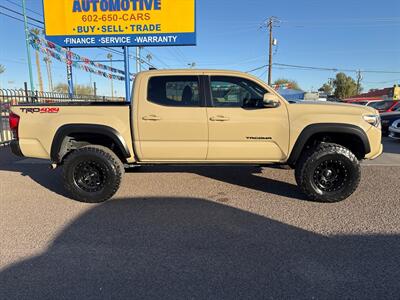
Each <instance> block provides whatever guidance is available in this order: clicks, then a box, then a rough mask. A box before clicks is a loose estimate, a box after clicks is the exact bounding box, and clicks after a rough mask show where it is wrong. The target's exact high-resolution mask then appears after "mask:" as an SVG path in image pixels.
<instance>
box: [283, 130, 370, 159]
mask: <svg viewBox="0 0 400 300" xmlns="http://www.w3.org/2000/svg"><path fill="white" fill-rule="evenodd" d="M318 133H345V134H349V135H353V136H357V137H358V138H359V139H360V140H361V142H362V144H363V146H364V151H365V154H368V153H370V152H371V145H370V143H369V139H368V136H367V134H366V133H365V131H364V130H363V129H362V128H361V127H358V126H356V125H352V124H342V123H317V124H311V125H308V126H307V127H305V128H304V129H303V131H302V132H301V133H300V135H299V137H298V138H297V141H296V143H295V145H294V147H293V149H292V152H291V154H290V157H289V160H288V164H289V165H294V164H295V163H296V161H297V160H298V159H299V158H300V155H301V153H302V151H303V149H304V147H305V145H306V144H307V142H308V140H309V139H310V138H311V137H312V136H313V135H315V134H318Z"/></svg>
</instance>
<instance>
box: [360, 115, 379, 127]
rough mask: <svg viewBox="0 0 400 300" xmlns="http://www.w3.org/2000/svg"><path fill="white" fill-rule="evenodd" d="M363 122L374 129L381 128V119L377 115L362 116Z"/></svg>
mask: <svg viewBox="0 0 400 300" xmlns="http://www.w3.org/2000/svg"><path fill="white" fill-rule="evenodd" d="M363 118H364V120H365V122H367V123H368V124H371V125H372V126H375V127H380V126H381V117H380V116H379V115H364V116H363Z"/></svg>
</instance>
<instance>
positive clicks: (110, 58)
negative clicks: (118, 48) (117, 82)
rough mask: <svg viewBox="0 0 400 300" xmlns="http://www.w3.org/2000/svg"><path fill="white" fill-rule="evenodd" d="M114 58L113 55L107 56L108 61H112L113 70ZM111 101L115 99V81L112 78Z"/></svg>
mask: <svg viewBox="0 0 400 300" xmlns="http://www.w3.org/2000/svg"><path fill="white" fill-rule="evenodd" d="M112 58H113V56H112V54H111V53H108V54H107V59H109V60H110V63H111V68H112V66H113V61H112ZM111 99H114V82H113V79H112V78H111Z"/></svg>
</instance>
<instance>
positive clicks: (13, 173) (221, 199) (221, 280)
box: [0, 140, 400, 299]
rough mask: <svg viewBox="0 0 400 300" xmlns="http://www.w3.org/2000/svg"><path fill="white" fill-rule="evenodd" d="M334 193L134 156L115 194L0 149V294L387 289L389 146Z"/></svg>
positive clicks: (384, 295)
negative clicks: (138, 163) (105, 195)
mask: <svg viewBox="0 0 400 300" xmlns="http://www.w3.org/2000/svg"><path fill="white" fill-rule="evenodd" d="M362 176H363V178H362V182H361V185H360V187H359V189H358V190H357V191H356V193H355V194H354V195H353V196H351V197H350V198H349V199H347V200H345V201H343V202H340V203H335V204H321V203H314V202H310V201H307V200H306V199H305V198H304V196H303V195H302V194H301V193H300V192H299V191H298V189H297V187H296V185H295V181H294V175H293V171H291V170H285V169H279V168H259V167H223V166H220V167H206V166H205V167H173V166H168V167H166V166H158V167H143V168H140V169H138V170H132V171H129V172H128V173H127V174H126V175H125V177H124V180H123V183H122V187H121V189H120V191H119V192H118V194H117V195H116V197H115V199H113V200H111V201H109V202H107V203H104V204H97V205H90V204H84V203H79V202H76V201H73V200H70V199H69V198H68V197H67V195H66V194H65V192H64V190H63V188H62V181H61V177H60V170H56V171H51V170H50V169H49V168H48V165H47V162H44V161H41V160H31V159H19V158H16V157H14V156H13V155H12V154H10V152H9V149H8V148H7V147H3V148H0V299H76V298H83V299H121V298H123V299H128V298H129V299H136V298H137V299H265V298H285V299H286V298H293V299H338V298H348V299H349V298H351V299H398V298H399V295H400V284H399V282H400V201H399V200H400V196H399V178H400V143H397V142H392V141H389V140H385V153H384V154H383V155H382V157H380V158H379V159H377V160H375V161H372V162H364V163H363V167H362Z"/></svg>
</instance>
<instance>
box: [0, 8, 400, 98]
mask: <svg viewBox="0 0 400 300" xmlns="http://www.w3.org/2000/svg"><path fill="white" fill-rule="evenodd" d="M26 2H27V7H28V9H29V10H28V15H29V16H31V17H34V18H38V19H43V17H42V0H26ZM20 4H21V0H0V5H2V6H5V7H8V8H11V9H13V10H16V11H21V8H20V6H19V5H20ZM196 5H197V45H196V46H185V47H148V48H144V49H143V51H142V55H143V57H146V56H147V55H148V54H149V53H151V54H152V56H153V59H152V61H151V63H152V64H153V65H155V66H156V67H157V68H160V69H165V68H187V67H188V64H191V63H195V64H196V68H211V69H229V70H239V71H245V72H246V71H249V70H252V69H256V68H258V67H261V66H263V65H266V64H267V63H268V62H267V60H268V32H267V30H266V29H265V26H262V25H263V24H264V23H265V20H266V19H267V18H268V17H270V16H275V17H277V18H278V19H279V21H280V22H279V25H278V26H277V27H276V28H274V38H276V39H277V41H278V44H277V46H276V47H275V48H274V52H273V53H274V55H273V61H274V63H278V64H286V65H300V66H311V67H326V68H330V69H332V68H335V69H351V70H361V72H362V76H363V80H362V85H363V88H364V90H365V91H367V90H369V89H371V88H383V87H389V86H392V85H393V84H395V83H400V1H399V0H381V1H375V0H336V1H324V0H302V1H298V0H287V1H270V0H235V1H233V0H218V1H217V0H197V4H196ZM1 12H6V11H5V10H4V9H3V8H1V7H0V13H1ZM6 13H7V14H10V13H9V12H6ZM12 15H14V16H16V17H18V18H20V17H19V16H17V15H15V14H12ZM0 37H1V40H2V42H1V44H0V64H2V65H4V66H5V67H6V72H5V73H3V74H1V75H0V88H18V89H19V88H22V87H23V82H24V81H28V80H29V76H28V67H27V53H26V48H25V36H24V28H23V23H22V22H20V21H17V20H14V19H11V18H9V17H6V16H4V15H1V14H0ZM74 51H75V52H76V53H78V54H81V55H84V56H86V57H88V58H91V59H97V60H104V59H106V56H107V54H108V53H107V51H105V50H103V49H96V48H91V49H75V50H74ZM132 52H133V50H132ZM113 55H114V59H122V57H119V55H118V54H113ZM31 56H32V61H33V63H34V70H33V71H34V83H35V86H36V88H38V80H37V70H36V66H35V54H34V51H33V50H32V51H31ZM40 60H41V70H42V74H43V79H44V85H45V89H46V88H47V87H48V81H47V73H46V66H45V64H44V62H43V56H41V58H40ZM114 66H115V67H118V68H120V69H123V64H121V63H117V62H115V63H114ZM131 66H134V63H133V61H131ZM52 70H53V81H54V82H55V83H66V82H67V79H66V68H65V66H64V65H63V64H61V63H58V62H54V63H53V64H52ZM375 70H378V71H386V72H393V73H370V72H368V71H375ZM131 71H132V72H134V71H135V70H134V67H133V69H132V70H131ZM363 71H364V72H363ZM396 72H397V73H396ZM73 74H74V82H75V83H79V84H90V83H93V82H96V83H97V87H98V94H101V95H110V94H111V84H110V81H109V80H107V79H104V78H102V77H99V76H96V75H90V74H89V73H86V72H83V71H79V70H76V69H74V71H73ZM252 74H253V75H255V76H257V77H260V78H262V79H263V80H266V79H267V69H266V68H261V69H259V70H257V71H254V72H252ZM335 74H336V72H335V71H322V70H304V69H294V68H291V67H282V66H274V67H273V74H272V75H273V80H276V79H278V78H287V79H291V80H295V81H297V82H298V83H299V85H300V87H301V88H302V89H303V90H305V91H311V90H317V89H318V88H320V87H321V86H322V84H323V83H325V82H327V81H328V80H329V78H333V77H334V76H335ZM347 74H348V75H350V76H352V77H353V78H355V77H356V74H355V72H347ZM47 90H48V88H47ZM114 90H115V93H116V95H117V96H123V95H124V83H123V82H115V81H114Z"/></svg>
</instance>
